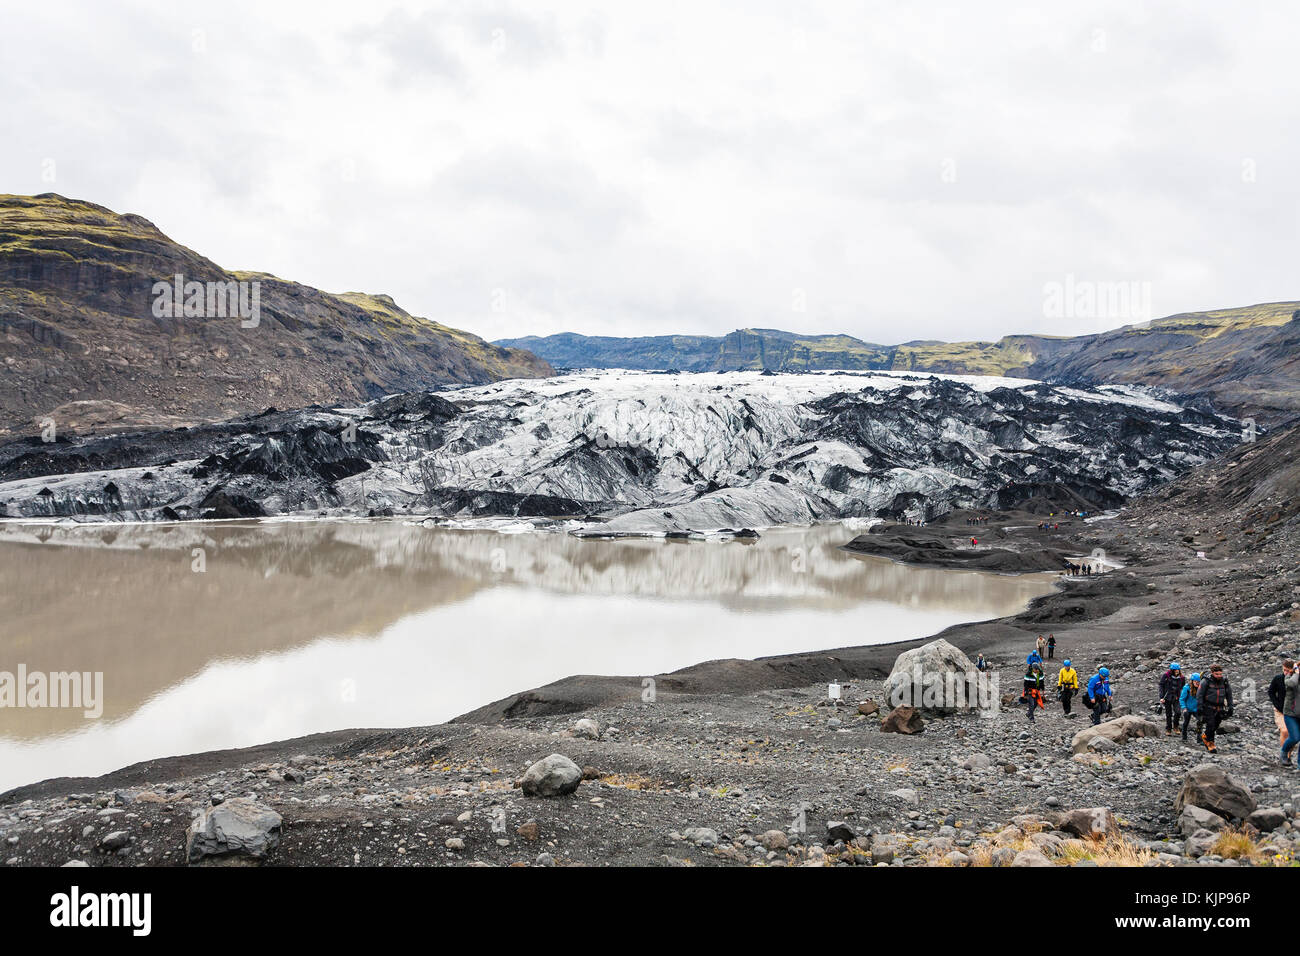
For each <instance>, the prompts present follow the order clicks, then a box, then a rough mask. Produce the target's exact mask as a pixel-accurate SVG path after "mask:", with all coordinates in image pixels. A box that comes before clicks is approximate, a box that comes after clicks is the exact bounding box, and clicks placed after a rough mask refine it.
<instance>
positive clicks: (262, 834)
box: [185, 797, 283, 863]
mask: <svg viewBox="0 0 1300 956" xmlns="http://www.w3.org/2000/svg"><path fill="white" fill-rule="evenodd" d="M282 822H283V821H282V820H281V818H280V814H278V813H276V812H275V811H274V810H272V809H271V808H270V807H268V806H267V805H266V804H264V803H259V802H258V801H256V800H254V799H252V798H251V797H231V798H230V799H229V800H225V801H223V802H221V803H219V804H217V805H216V806H214V807H208V808H207V809H206V810H204V811H203V812H202V813H201V814H199V815H198V816H197V817H195V818H194V822H193V823H191V824H190V829H189V834H188V836H187V837H186V841H185V858H186V859H187V860H189V862H191V863H194V862H196V861H198V860H201V859H203V858H204V857H210V856H213V857H221V856H231V855H235V856H251V857H254V858H256V859H261V858H262V857H264V856H266V854H267V853H269V852H270V851H271V850H274V849H275V848H276V847H277V846H279V844H280V826H281V823H282Z"/></svg>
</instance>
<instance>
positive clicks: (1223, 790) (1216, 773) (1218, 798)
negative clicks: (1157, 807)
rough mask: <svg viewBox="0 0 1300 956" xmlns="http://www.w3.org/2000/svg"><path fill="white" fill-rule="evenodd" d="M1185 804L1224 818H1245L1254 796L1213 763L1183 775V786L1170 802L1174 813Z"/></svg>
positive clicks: (1199, 766)
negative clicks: (1175, 797) (1176, 796)
mask: <svg viewBox="0 0 1300 956" xmlns="http://www.w3.org/2000/svg"><path fill="white" fill-rule="evenodd" d="M1187 806H1193V807H1200V808H1201V809H1203V810H1212V811H1213V812H1215V813H1217V814H1218V815H1219V816H1221V817H1223V818H1224V819H1226V820H1232V821H1234V822H1237V821H1241V820H1245V819H1246V818H1247V817H1249V816H1250V815H1251V814H1252V813H1254V812H1255V798H1254V797H1252V796H1251V795H1250V790H1248V789H1247V788H1246V785H1245V784H1243V783H1242V782H1241V781H1240V780H1238V779H1237V778H1236V777H1234V776H1232V775H1231V774H1230V773H1228V772H1227V771H1226V770H1224V769H1223V768H1222V767H1220V766H1218V765H1217V764H1212V763H1203V764H1200V765H1198V766H1196V767H1193V768H1192V769H1191V770H1189V771H1188V772H1187V776H1186V777H1184V778H1183V789H1182V790H1180V791H1178V798H1177V799H1176V800H1175V801H1174V812H1175V813H1180V814H1181V813H1182V812H1183V808H1184V807H1187Z"/></svg>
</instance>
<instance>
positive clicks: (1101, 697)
mask: <svg viewBox="0 0 1300 956" xmlns="http://www.w3.org/2000/svg"><path fill="white" fill-rule="evenodd" d="M1110 697H1111V693H1110V668H1108V667H1098V668H1097V673H1095V674H1093V675H1092V677H1091V678H1089V680H1088V690H1087V696H1085V697H1084V699H1083V702H1084V703H1085V704H1087V705H1088V706H1089V707H1091V708H1092V725H1093V726H1094V727H1096V726H1097V725H1098V724H1100V723H1101V718H1102V717H1103V716H1105V715H1106V714H1107V713H1109V712H1110V710H1111V706H1110Z"/></svg>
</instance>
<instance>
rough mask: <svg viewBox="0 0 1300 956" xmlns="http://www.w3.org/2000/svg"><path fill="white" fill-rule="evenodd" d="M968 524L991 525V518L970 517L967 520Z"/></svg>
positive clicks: (982, 516) (983, 516)
mask: <svg viewBox="0 0 1300 956" xmlns="http://www.w3.org/2000/svg"><path fill="white" fill-rule="evenodd" d="M966 523H967V524H969V525H977V524H988V523H989V516H988V515H972V516H970V517H968V518H967V519H966Z"/></svg>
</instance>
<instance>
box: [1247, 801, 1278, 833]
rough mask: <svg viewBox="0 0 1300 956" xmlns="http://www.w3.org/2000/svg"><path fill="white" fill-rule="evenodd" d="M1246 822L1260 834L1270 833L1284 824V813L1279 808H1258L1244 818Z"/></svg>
mask: <svg viewBox="0 0 1300 956" xmlns="http://www.w3.org/2000/svg"><path fill="white" fill-rule="evenodd" d="M1246 822H1247V823H1249V824H1250V825H1251V826H1253V827H1254V828H1255V829H1256V830H1258V831H1259V832H1260V833H1271V832H1272V831H1273V830H1276V829H1277V828H1278V827H1280V826H1281V825H1282V824H1284V823H1286V811H1285V810H1283V809H1282V808H1281V807H1260V808H1259V809H1258V810H1256V811H1255V812H1254V813H1252V814H1251V815H1250V816H1249V817H1247V818H1246Z"/></svg>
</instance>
